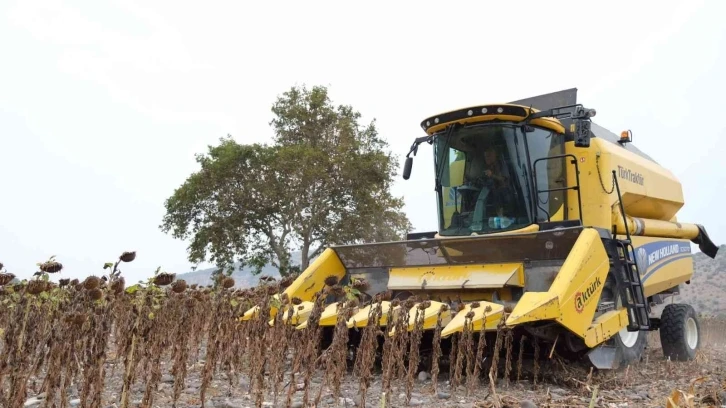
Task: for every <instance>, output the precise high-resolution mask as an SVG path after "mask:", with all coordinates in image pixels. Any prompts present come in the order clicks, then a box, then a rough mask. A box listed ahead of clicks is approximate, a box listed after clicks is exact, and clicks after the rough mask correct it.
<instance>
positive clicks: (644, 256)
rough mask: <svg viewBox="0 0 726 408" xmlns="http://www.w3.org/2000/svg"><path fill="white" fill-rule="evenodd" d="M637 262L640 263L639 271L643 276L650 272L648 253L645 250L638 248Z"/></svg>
mask: <svg viewBox="0 0 726 408" xmlns="http://www.w3.org/2000/svg"><path fill="white" fill-rule="evenodd" d="M636 262H637V263H638V271H639V272H640V274H641V275H643V274H644V273H645V272H646V271H647V270H648V251H646V250H645V248H638V255H637V257H636Z"/></svg>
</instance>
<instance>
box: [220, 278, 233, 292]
mask: <svg viewBox="0 0 726 408" xmlns="http://www.w3.org/2000/svg"><path fill="white" fill-rule="evenodd" d="M234 283H235V282H234V279H233V278H231V277H229V276H227V277H226V278H224V280H223V281H222V287H223V288H225V289H229V288H231V287H234Z"/></svg>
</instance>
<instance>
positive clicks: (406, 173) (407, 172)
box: [403, 156, 413, 180]
mask: <svg viewBox="0 0 726 408" xmlns="http://www.w3.org/2000/svg"><path fill="white" fill-rule="evenodd" d="M411 166H413V157H410V156H409V157H406V163H405V164H404V165H403V179H404V180H408V178H409V177H411Z"/></svg>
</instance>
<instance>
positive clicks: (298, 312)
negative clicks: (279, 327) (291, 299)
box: [270, 302, 315, 326]
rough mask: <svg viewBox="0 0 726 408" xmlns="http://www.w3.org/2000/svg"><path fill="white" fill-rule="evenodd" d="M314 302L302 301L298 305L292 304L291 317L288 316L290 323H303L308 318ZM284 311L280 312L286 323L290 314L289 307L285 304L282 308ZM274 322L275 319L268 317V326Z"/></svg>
mask: <svg viewBox="0 0 726 408" xmlns="http://www.w3.org/2000/svg"><path fill="white" fill-rule="evenodd" d="M314 305H315V303H313V302H302V303H301V304H299V305H295V306H293V312H292V318H290V324H291V325H298V324H301V323H303V322H304V321H306V320H307V319H308V317H309V316H310V312H312V311H313V306H314ZM283 310H284V311H285V312H284V313H283V314H282V321H283V322H284V323H287V321H288V318H289V316H290V308H289V307H288V306H286V307H285V308H283ZM274 324H275V319H270V326H273V325H274Z"/></svg>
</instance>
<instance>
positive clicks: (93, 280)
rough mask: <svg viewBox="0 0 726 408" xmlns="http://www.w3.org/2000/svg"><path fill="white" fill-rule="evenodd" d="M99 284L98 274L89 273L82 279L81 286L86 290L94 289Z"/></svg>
mask: <svg viewBox="0 0 726 408" xmlns="http://www.w3.org/2000/svg"><path fill="white" fill-rule="evenodd" d="M100 285H101V278H99V277H98V276H94V275H91V276H89V277H87V278H86V280H84V281H83V287H84V288H86V290H93V289H96V288H97V287H99V286H100Z"/></svg>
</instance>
